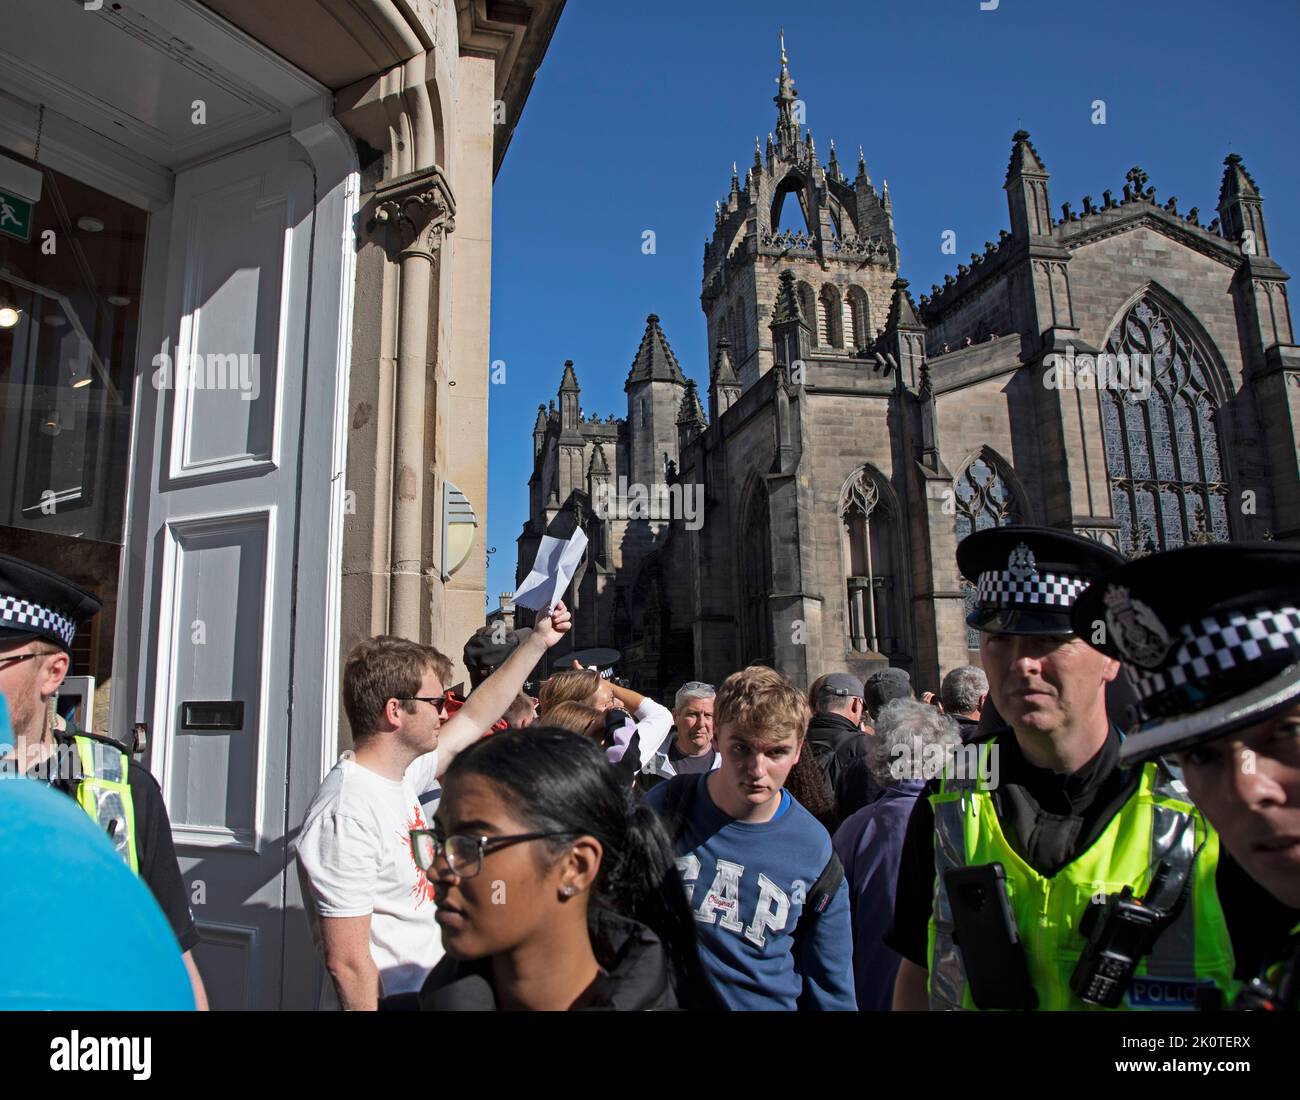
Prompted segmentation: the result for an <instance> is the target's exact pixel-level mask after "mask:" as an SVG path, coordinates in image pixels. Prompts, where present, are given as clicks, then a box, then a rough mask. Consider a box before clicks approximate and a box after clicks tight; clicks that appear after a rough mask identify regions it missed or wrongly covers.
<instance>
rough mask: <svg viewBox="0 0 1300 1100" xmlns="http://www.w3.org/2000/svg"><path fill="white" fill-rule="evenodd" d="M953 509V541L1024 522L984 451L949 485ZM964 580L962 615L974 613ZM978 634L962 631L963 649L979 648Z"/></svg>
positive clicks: (970, 584) (971, 589)
mask: <svg viewBox="0 0 1300 1100" xmlns="http://www.w3.org/2000/svg"><path fill="white" fill-rule="evenodd" d="M953 491H954V494H955V496H956V506H957V541H958V542H959V543H960V542H961V540H962V539H964V538H965V537H966V536H967V535H970V534H973V533H974V532H976V531H983V530H986V529H987V528H989V527H1002V526H1005V525H1006V524H1008V523H1024V522H1025V521H1026V519H1027V518H1028V517H1027V516H1026V515H1025V507H1024V504H1023V502H1021V501H1019V500H1018V499H1017V497H1016V494H1015V492H1014V491H1013V490H1012V488H1011V485H1010V483H1009V479H1008V478H1007V476H1006V475H1005V474H1004V472H1003V470H1002V469H1001V463H1000V462H999V460H998V459H997V458H996V457H995V456H994V455H993V453H992V452H991V451H989V449H988V448H984V449H983V450H981V451H980V453H979V454H978V455H976V456H975V457H974V458H973V459H971V461H970V462H969V463H967V465H966V468H965V469H964V470H962V472H961V473H960V474H958V475H957V480H956V481H955V482H954V483H953ZM976 580H978V578H977V577H967V578H965V580H964V583H963V585H962V590H963V591H964V592H965V593H966V613H967V614H968V615H969V614H970V613H971V612H972V611H974V610H975V603H976V600H975V583H974V582H975V581H976ZM979 644H980V642H979V631H978V630H976V629H975V628H974V627H967V628H966V648H967V649H979Z"/></svg>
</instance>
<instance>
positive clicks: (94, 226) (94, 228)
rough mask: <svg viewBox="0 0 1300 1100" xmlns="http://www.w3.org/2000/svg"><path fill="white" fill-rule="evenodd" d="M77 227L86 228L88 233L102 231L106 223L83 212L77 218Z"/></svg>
mask: <svg viewBox="0 0 1300 1100" xmlns="http://www.w3.org/2000/svg"><path fill="white" fill-rule="evenodd" d="M77 228H78V229H84V230H85V231H86V232H87V233H102V232H103V231H104V223H103V222H102V221H100V220H99V219H98V218H92V217H91V216H90V215H89V214H82V215H81V217H79V218H78V219H77Z"/></svg>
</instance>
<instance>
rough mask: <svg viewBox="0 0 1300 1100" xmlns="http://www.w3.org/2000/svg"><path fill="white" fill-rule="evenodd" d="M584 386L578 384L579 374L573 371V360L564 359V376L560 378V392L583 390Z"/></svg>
mask: <svg viewBox="0 0 1300 1100" xmlns="http://www.w3.org/2000/svg"><path fill="white" fill-rule="evenodd" d="M581 389H582V387H581V386H579V385H578V376H577V375H576V374H574V372H573V360H572V359H566V360H565V361H564V377H563V378H561V379H560V392H561V393H567V392H581Z"/></svg>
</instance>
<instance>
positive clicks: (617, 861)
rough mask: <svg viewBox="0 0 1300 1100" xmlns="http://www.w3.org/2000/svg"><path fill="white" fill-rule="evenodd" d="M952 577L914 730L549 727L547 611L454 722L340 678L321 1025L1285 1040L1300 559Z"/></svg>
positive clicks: (837, 685)
mask: <svg viewBox="0 0 1300 1100" xmlns="http://www.w3.org/2000/svg"><path fill="white" fill-rule="evenodd" d="M958 564H959V566H960V569H961V572H962V574H963V575H964V576H966V577H969V578H971V579H972V581H973V582H974V583H975V586H976V594H977V601H976V606H975V609H974V611H973V612H972V613H971V615H970V617H969V619H968V622H969V625H971V626H972V627H974V628H975V629H976V630H978V632H979V657H980V665H979V666H976V665H969V666H961V667H957V668H953V669H951V670H950V671H948V672H947V674H946V675H945V676H944V677H943V679H942V681H941V682H940V683H938V684H935V685H929V686H931V687H934V688H937V691H929V690H922V691H921V692H920V694H919V697H918V693H917V692H916V690H915V688H914V686H913V684H912V682H911V679H910V677H909V674H908V672H907V671H906V670H904V669H901V668H882V669H880V670H879V671H876V672H873V673H871V674H870V675H869V676H867V677H866V679H865V680H863V679H859V678H858V677H856V676H854V675H852V674H850V673H848V672H845V671H830V672H828V673H827V674H825V675H823V676H820V677H818V678H817V679H816V680H815V681H814V682H813V683H812V684H811V685H810V686H809V687H808V690H807V691H804V690H801V689H800V688H799V687H797V686H796V685H795V684H793V683H791V682H790V680H789V679H787V678H786V677H785V676H783V675H782V674H781V673H780V672H778V671H776V670H774V669H772V668H768V667H765V666H761V665H753V666H749V667H745V668H740V669H738V670H736V671H734V672H733V673H731V675H729V676H727V677H726V678H725V679H724V680H723V681H722V682H721V683H719V684H716V685H714V684H709V683H704V682H701V681H689V682H687V683H684V684H682V685H681V686H680V687H678V689H677V690H676V693H675V695H674V696H673V698H672V700H671V702H672V706H671V709H670V708H669V707H667V706H664V705H662V704H661V703H659V702H656V701H655V700H653V699H650V698H647V697H646V696H644V695H642V694H640V693H639V692H637V691H635V690H633V689H632V688H631V687H629V686H627V685H626V684H624V683H621V682H620V681H619V680H618V678H617V677H616V676H613V675H611V674H610V670H608V669H606V670H604V671H603V672H602V670H600V669H598V668H591V667H583V666H582V664H581V662H579V661H573V662H572V663H573V665H574V666H575V667H572V668H565V669H563V670H561V671H558V672H555V673H554V674H552V675H551V676H550V677H549V678H547V679H546V680H545V681H544V682H542V683H541V684H540V687H539V688H538V689H537V690H536V696H535V698H534V696H533V695H532V694H530V693H529V692H528V691H526V690H525V688H526V687H527V686H530V685H531V678H532V676H533V674H534V671H535V669H536V668H537V667H538V666H539V665H540V664H541V663H542V661H543V658H545V657H546V656H547V654H548V652H549V651H550V650H551V649H552V648H553V647H555V646H557V645H558V644H560V643H561V642H562V641H563V640H564V639H565V636H566V635H568V634H569V633H570V630H571V619H570V614H569V612H568V610H567V609H566V607H565V605H564V604H563V603H562V602H561V603H557V604H556V605H555V606H554V608H553V609H552V610H551V611H550V612H549V613H544V614H539V616H538V618H537V621H536V623H535V624H534V626H533V627H532V629H531V630H519V631H513V632H510V633H508V634H505V635H503V633H502V631H500V630H499V629H491V628H484V629H483V630H480V631H479V632H477V633H476V634H475V635H474V636H473V637H472V638H471V639H470V640H469V642H468V644H467V645H466V647H465V653H464V659H465V665H466V667H467V668H468V670H469V674H470V690H469V691H468V693H467V694H466V695H465V697H463V698H461V697H460V696H459V693H458V692H456V691H453V690H452V689H451V687H449V680H450V679H451V678H452V664H451V662H450V661H449V660H448V659H447V657H446V656H445V655H444V654H442V653H440V652H439V651H438V650H437V649H435V648H433V647H431V646H427V645H423V644H420V643H417V642H414V641H410V640H407V639H403V638H397V637H377V638H374V639H371V640H369V641H366V642H364V643H362V644H361V645H359V646H357V647H356V649H355V650H354V651H353V652H352V653H351V654H350V655H349V657H348V659H347V661H346V664H345V667H344V672H343V702H344V707H345V710H346V713H347V717H348V721H349V724H350V727H351V731H352V744H353V747H352V749H351V750H350V751H349V752H347V753H345V754H344V756H343V758H342V759H340V760H339V762H338V763H337V764H336V765H335V766H334V768H333V769H332V770H331V771H330V773H329V774H328V775H327V776H326V778H325V780H324V782H323V783H322V785H321V788H320V790H319V792H318V794H317V795H316V797H315V799H314V801H313V802H312V804H311V807H310V809H309V810H308V812H307V814H306V817H305V820H304V821H303V822H302V826H301V829H300V831H299V833H298V836H297V839H296V842H295V854H296V858H297V865H298V871H299V876H300V880H301V884H302V891H303V896H304V899H305V903H306V906H307V910H308V915H309V919H310V921H311V925H312V930H313V934H314V937H315V939H316V942H317V944H318V946H319V948H320V951H321V955H322V958H323V960H324V964H325V969H326V971H327V972H328V975H329V982H328V989H327V997H326V1004H325V1007H340V1008H343V1009H363V1010H364V1009H381V1010H394V1011H397V1010H418V1009H425V1010H443V1009H463V1008H472V1009H498V1010H515V1009H534V1010H568V1009H620V1010H645V1009H674V1008H676V1009H685V1010H787V1011H789V1010H852V1009H861V1010H875V1011H888V1010H909V1009H927V1008H929V1009H991V1008H1013V1009H1026V1010H1028V1009H1039V1010H1061V1009H1067V1010H1068V1009H1073V1010H1083V1009H1108V1008H1197V1009H1202V1010H1219V1009H1228V1008H1236V1009H1261V1010H1281V1009H1290V1010H1294V1009H1295V1008H1296V1007H1297V1002H1298V1001H1300V547H1297V546H1294V545H1287V544H1280V543H1260V544H1240V543H1239V544H1223V545H1197V546H1192V547H1186V548H1183V549H1179V550H1174V551H1170V552H1166V553H1157V554H1151V555H1148V556H1145V557H1142V558H1138V559H1135V560H1132V561H1127V562H1126V561H1125V560H1124V559H1123V558H1122V557H1121V556H1120V555H1119V554H1117V553H1115V552H1114V551H1113V550H1111V549H1109V548H1108V547H1106V546H1105V545H1103V544H1101V543H1099V542H1096V541H1094V540H1091V539H1087V538H1083V537H1081V536H1077V535H1074V534H1071V533H1068V532H1062V531H1059V530H1055V529H1048V528H1037V527H1023V526H1011V527H1001V528H994V529H991V530H986V531H981V532H977V533H975V534H973V535H971V536H969V537H968V538H966V539H965V540H964V541H963V542H962V543H961V544H960V546H959V548H958ZM27 568H28V569H32V568H34V567H27ZM41 574H44V571H37V573H32V572H30V571H24V569H23V568H19V567H17V566H15V565H14V564H13V563H12V562H5V563H0V596H6V595H10V594H13V595H15V596H19V597H21V598H22V599H24V600H28V601H30V602H32V603H34V604H38V605H42V606H47V607H52V608H58V607H63V608H64V609H65V613H66V614H67V615H68V617H69V621H71V620H73V619H75V618H76V615H77V614H80V613H84V612H85V611H86V610H87V609H86V608H82V609H81V611H80V612H78V611H76V609H72V608H68V606H67V603H66V600H65V602H64V603H62V604H61V603H59V598H60V597H66V595H67V594H66V593H60V592H58V591H56V590H55V589H54V588H50V587H48V586H49V585H52V584H53V583H54V582H52V581H50V580H49V577H50V576H52V575H41ZM38 582H39V583H38ZM33 584H35V585H36V586H37V587H36V589H35V590H34V589H33V588H32V586H33ZM40 584H45V585H47V587H46V588H45V589H43V590H42V589H40V588H39V585H40ZM24 586H25V587H24ZM11 590H12V591H11ZM42 601H44V602H42ZM22 625H26V624H18V626H22ZM18 626H15V625H14V624H12V623H11V624H9V627H8V628H7V629H5V630H4V632H0V687H3V689H4V694H5V696H6V698H7V699H8V701H9V709H10V711H11V712H12V713H13V714H15V716H16V717H15V726H16V727H18V726H22V727H23V728H24V729H25V730H26V731H27V732H28V733H29V734H32V735H36V740H37V743H49V744H54V745H57V744H58V743H60V742H59V738H63V739H67V738H68V736H69V735H68V734H67V733H64V732H61V731H42V730H40V729H38V728H37V725H36V719H35V718H34V717H33V715H35V714H36V713H37V712H39V711H40V706H39V703H40V701H41V700H42V699H46V698H48V694H49V692H50V690H52V687H51V685H53V687H57V681H58V680H59V679H61V676H62V673H63V672H65V671H66V643H64V644H63V646H62V648H61V647H60V644H59V639H60V637H62V635H60V634H57V633H52V632H50V631H46V632H45V633H43V634H35V635H34V634H32V633H31V632H30V630H29V631H28V633H27V634H22V633H21V631H20V630H19V629H18ZM0 629H3V628H0ZM60 657H61V659H62V664H61V663H60ZM1121 688H1122V689H1123V690H1120V689H1121ZM24 700H26V703H24ZM71 736H72V737H74V738H75V737H77V736H84V735H78V734H73V735H71ZM42 738H44V740H43V741H42ZM51 751H53V750H51ZM47 755H48V754H47ZM37 763H39V761H37ZM21 767H22V770H23V771H24V772H25V773H28V774H30V773H31V771H32V768H33V767H34V765H33V761H32V760H30V759H29V760H25V761H24V762H23V763H22V765H21ZM122 771H123V774H124V775H125V776H127V778H129V781H130V782H131V783H132V784H134V785H135V786H136V787H137V788H139V789H140V790H141V791H142V792H144V793H143V794H142V801H144V802H148V801H149V799H150V798H152V797H153V796H154V795H155V794H156V790H157V788H156V784H154V785H152V786H150V784H151V783H152V780H151V779H147V778H146V777H147V773H144V772H143V769H139V768H138V765H135V764H134V763H133V762H129V759H128V758H127V757H126V756H125V754H123V764H122ZM67 793H73V794H74V795H75V794H76V789H75V785H74V788H69V789H68V790H67ZM90 809H91V812H92V817H93V816H94V812H93V801H92V804H91V806H90ZM164 813H165V812H164ZM162 820H163V821H164V822H165V816H164V817H163V818H162ZM156 831H157V830H156V829H153V828H150V829H149V830H148V831H147V832H145V831H143V830H142V829H141V828H139V826H138V824H137V827H136V829H135V832H134V835H133V837H132V841H131V843H132V844H133V845H134V846H137V847H141V848H142V849H143V851H142V853H141V855H142V856H143V858H142V859H141V860H140V874H141V876H142V877H144V878H145V879H146V881H147V883H148V885H149V886H150V887H151V888H152V889H153V890H154V892H155V893H156V894H158V895H159V900H160V901H163V899H164V897H165V895H166V890H167V885H166V882H165V881H164V879H165V878H166V876H161V875H159V874H158V872H156V871H154V872H152V873H149V872H146V870H145V867H146V866H150V867H152V866H155V865H156V863H157V862H159V861H161V860H163V859H165V858H167V857H170V858H171V860H172V863H173V864H174V855H171V853H170V849H169V847H168V845H167V844H165V843H164V842H163V841H162V840H161V838H159V839H157V840H155V839H153V838H154V837H155V833H156ZM165 831H166V830H165V829H164V830H163V832H164V833H165ZM132 866H133V868H134V867H135V865H134V864H133V865H132ZM163 910H164V912H167V913H168V915H169V916H170V917H171V918H172V921H173V928H174V930H175V933H176V936H177V939H178V943H179V944H180V945H181V946H182V947H185V946H186V944H187V942H190V941H188V940H187V937H189V936H190V935H191V931H192V927H193V925H192V918H190V919H189V922H188V923H187V922H186V921H185V919H184V914H181V913H180V911H179V908H178V907H176V906H175V905H172V906H171V907H169V906H168V904H166V903H164V904H163ZM185 913H186V914H187V913H188V907H185ZM191 969H192V968H191ZM194 982H195V995H196V997H201V995H202V993H201V981H200V980H199V979H198V977H197V973H196V972H195V973H194Z"/></svg>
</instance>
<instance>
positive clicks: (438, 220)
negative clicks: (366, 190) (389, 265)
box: [372, 165, 456, 262]
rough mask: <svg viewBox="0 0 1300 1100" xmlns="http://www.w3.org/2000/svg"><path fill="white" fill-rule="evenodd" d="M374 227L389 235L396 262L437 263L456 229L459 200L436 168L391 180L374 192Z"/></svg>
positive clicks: (392, 257) (390, 247)
mask: <svg viewBox="0 0 1300 1100" xmlns="http://www.w3.org/2000/svg"><path fill="white" fill-rule="evenodd" d="M374 201H375V217H374V222H373V223H372V227H373V228H375V229H376V230H378V229H379V228H381V227H382V228H383V229H385V230H386V232H387V242H386V246H385V247H386V249H387V252H388V255H389V257H390V258H391V259H393V260H399V259H402V258H405V257H407V256H422V257H424V258H425V259H427V260H429V261H431V262H432V261H434V260H436V259H437V253H438V252H439V250H440V249H441V248H442V242H443V240H444V238H445V237H446V236H447V234H448V233H451V232H453V231H454V230H455V228H456V198H455V196H454V195H453V194H452V192H451V186H450V184H448V182H447V177H446V176H445V175H443V172H442V169H441V168H439V167H438V166H437V165H434V166H433V167H431V168H425V169H421V170H420V171H418V172H411V173H409V174H408V175H405V176H399V177H398V178H397V179H394V180H390V181H389V182H388V183H385V184H383V185H381V186H380V187H379V188H378V189H377V190H376V191H375V199H374Z"/></svg>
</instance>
